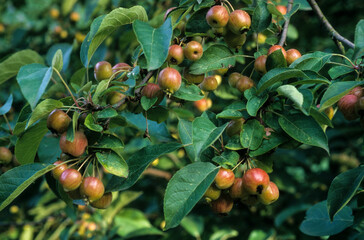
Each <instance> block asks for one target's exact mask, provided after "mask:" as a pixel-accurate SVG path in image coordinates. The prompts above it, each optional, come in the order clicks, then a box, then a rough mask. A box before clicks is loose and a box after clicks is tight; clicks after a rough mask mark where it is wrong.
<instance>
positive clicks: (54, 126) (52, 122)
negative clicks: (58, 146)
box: [47, 109, 71, 133]
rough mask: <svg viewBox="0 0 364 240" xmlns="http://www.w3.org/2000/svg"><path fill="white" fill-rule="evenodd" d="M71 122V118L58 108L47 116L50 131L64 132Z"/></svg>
mask: <svg viewBox="0 0 364 240" xmlns="http://www.w3.org/2000/svg"><path fill="white" fill-rule="evenodd" d="M70 123H71V118H70V117H69V116H68V115H67V113H65V112H64V111H62V110H60V109H54V110H53V111H52V112H51V113H50V114H49V115H48V118H47V127H48V129H49V130H51V131H52V132H56V133H64V132H66V131H67V129H68V126H69V125H70Z"/></svg>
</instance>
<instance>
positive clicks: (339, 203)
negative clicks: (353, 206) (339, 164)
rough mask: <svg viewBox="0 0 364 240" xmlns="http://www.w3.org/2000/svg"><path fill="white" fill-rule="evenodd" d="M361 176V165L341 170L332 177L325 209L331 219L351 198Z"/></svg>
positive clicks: (363, 174)
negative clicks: (344, 170)
mask: <svg viewBox="0 0 364 240" xmlns="http://www.w3.org/2000/svg"><path fill="white" fill-rule="evenodd" d="M363 178H364V166H363V165H362V166H359V167H357V168H354V169H351V170H349V171H346V172H343V173H341V174H340V175H338V176H336V177H335V178H334V180H333V181H332V183H331V185H330V188H329V193H328V195H327V210H328V212H329V216H330V219H331V220H332V219H333V218H334V217H335V215H336V214H337V213H338V212H340V211H341V210H342V209H343V208H344V207H345V206H346V205H347V204H348V202H349V201H350V200H351V199H352V198H353V196H354V195H355V193H356V191H357V190H358V188H359V186H360V184H361V182H362V181H363Z"/></svg>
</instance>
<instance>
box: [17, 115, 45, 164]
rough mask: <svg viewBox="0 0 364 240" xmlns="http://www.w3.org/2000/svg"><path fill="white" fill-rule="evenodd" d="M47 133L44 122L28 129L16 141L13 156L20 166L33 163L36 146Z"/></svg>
mask: <svg viewBox="0 0 364 240" xmlns="http://www.w3.org/2000/svg"><path fill="white" fill-rule="evenodd" d="M47 132H48V128H47V122H46V120H42V121H40V122H39V123H37V124H35V125H33V126H31V127H29V128H28V129H27V130H26V131H25V132H24V133H23V134H22V135H21V136H20V137H19V138H18V140H17V141H16V145H15V155H16V158H17V160H18V161H19V162H20V164H22V165H23V164H27V163H33V162H34V158H35V154H36V153H37V150H38V146H39V144H40V142H41V141H42V138H43V137H44V135H45V134H46V133H47Z"/></svg>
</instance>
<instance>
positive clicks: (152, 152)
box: [106, 142, 182, 191]
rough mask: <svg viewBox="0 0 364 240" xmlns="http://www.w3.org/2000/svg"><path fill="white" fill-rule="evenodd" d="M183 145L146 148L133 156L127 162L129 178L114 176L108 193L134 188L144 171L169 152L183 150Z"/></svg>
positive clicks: (173, 143) (161, 145)
mask: <svg viewBox="0 0 364 240" xmlns="http://www.w3.org/2000/svg"><path fill="white" fill-rule="evenodd" d="M181 147H182V146H181V144H179V143H175V142H170V143H164V144H160V145H152V146H146V147H144V148H142V149H140V150H139V151H138V152H136V153H135V154H134V155H132V156H131V157H130V158H129V159H127V160H126V163H127V164H128V166H129V176H128V178H126V179H125V178H120V177H116V176H113V177H112V178H111V179H110V181H109V182H108V185H107V186H106V191H121V190H125V189H128V188H130V187H131V186H133V185H134V184H135V183H136V182H137V180H138V178H139V177H140V175H141V174H142V173H143V172H144V170H145V169H146V168H147V167H148V166H149V164H150V163H151V162H153V161H154V160H155V159H156V158H159V157H160V156H161V155H164V154H166V153H169V152H173V151H175V150H177V149H179V148H181Z"/></svg>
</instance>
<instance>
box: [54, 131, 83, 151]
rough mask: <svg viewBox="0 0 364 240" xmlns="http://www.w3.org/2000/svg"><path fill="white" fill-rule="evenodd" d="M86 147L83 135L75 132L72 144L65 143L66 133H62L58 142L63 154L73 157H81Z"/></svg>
mask: <svg viewBox="0 0 364 240" xmlns="http://www.w3.org/2000/svg"><path fill="white" fill-rule="evenodd" d="M87 145H88V142H87V138H86V136H85V134H84V133H83V132H81V131H76V132H75V136H74V138H73V142H70V141H67V132H65V133H63V134H62V136H61V139H60V140H59V146H60V148H61V150H62V152H64V153H68V154H70V155H72V156H74V157H79V156H81V155H82V154H83V153H84V152H85V150H86V147H87Z"/></svg>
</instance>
